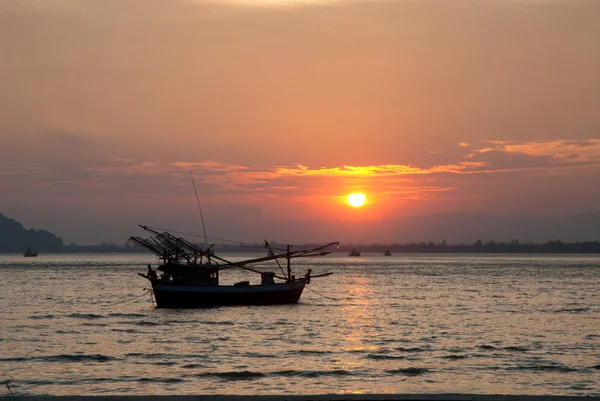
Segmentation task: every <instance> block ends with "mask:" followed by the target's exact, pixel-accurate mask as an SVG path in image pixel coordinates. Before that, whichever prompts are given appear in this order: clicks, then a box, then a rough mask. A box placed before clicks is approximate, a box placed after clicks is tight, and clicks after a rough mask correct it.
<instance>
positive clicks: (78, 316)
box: [67, 313, 105, 319]
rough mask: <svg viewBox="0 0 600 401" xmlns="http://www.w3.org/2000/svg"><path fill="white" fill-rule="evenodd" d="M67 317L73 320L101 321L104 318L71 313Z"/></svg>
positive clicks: (93, 314)
mask: <svg viewBox="0 0 600 401" xmlns="http://www.w3.org/2000/svg"><path fill="white" fill-rule="evenodd" d="M67 317H70V318H73V319H103V318H104V317H105V316H102V315H96V314H95V313H71V314H70V315H67Z"/></svg>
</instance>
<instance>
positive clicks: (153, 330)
mask: <svg viewBox="0 0 600 401" xmlns="http://www.w3.org/2000/svg"><path fill="white" fill-rule="evenodd" d="M220 256H222V257H225V258H229V259H231V260H241V259H244V258H246V257H252V256H256V254H253V255H242V254H223V255H220ZM149 263H150V264H152V265H153V266H156V263H157V260H156V259H155V258H154V256H152V255H149V254H72V255H65V254H61V255H44V254H40V255H39V256H38V257H35V258H24V257H23V256H21V255H0V324H1V326H0V385H1V388H0V395H11V394H12V395H13V396H18V395H34V396H42V395H57V396H58V395H192V394H193V395H198V394H205V395H216V394H219V395H227V394H238V395H295V394H304V395H311V394H315V395H316V394H387V393H390V394H391V393H393V394H398V393H401V394H440V393H465V394H507V395H513V394H514V395H517V394H518V395H571V396H600V256H599V255H594V256H589V255H588V256H584V255H552V256H548V255H437V254H435V255H433V254H428V255H414V254H401V255H400V254H395V255H393V256H388V257H386V256H383V255H380V254H364V253H363V255H362V256H360V257H347V256H345V254H341V253H334V254H331V255H328V256H325V257H320V258H317V259H311V258H304V259H300V260H298V261H297V263H294V265H293V267H294V272H295V273H296V274H305V272H306V270H307V269H309V268H310V269H312V270H313V274H320V273H333V274H332V275H330V276H327V277H322V278H314V279H313V280H312V281H311V283H310V284H309V285H308V286H307V287H306V289H305V291H304V293H303V295H302V298H301V300H300V303H299V304H297V305H285V306H238V307H219V308H211V309H192V310H169V309H157V308H155V306H154V304H153V300H152V298H151V293H150V291H149V288H148V287H149V286H148V281H147V280H145V279H144V278H142V277H140V276H139V275H138V273H145V272H146V270H147V264H149ZM258 267H259V269H261V270H264V271H269V270H270V271H275V272H278V271H279V267H278V266H277V265H276V264H269V265H267V264H264V265H259V266H258ZM248 279H249V280H250V281H251V282H252V281H255V282H258V281H259V280H260V277H259V276H258V275H255V274H253V273H249V272H246V271H239V270H238V271H233V270H232V271H229V272H223V273H222V274H221V281H222V283H224V284H227V283H230V284H231V283H234V282H236V281H241V280H248Z"/></svg>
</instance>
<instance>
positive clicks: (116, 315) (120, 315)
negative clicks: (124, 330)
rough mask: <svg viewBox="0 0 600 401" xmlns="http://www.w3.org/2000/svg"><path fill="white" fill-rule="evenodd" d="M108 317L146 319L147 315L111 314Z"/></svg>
mask: <svg viewBox="0 0 600 401" xmlns="http://www.w3.org/2000/svg"><path fill="white" fill-rule="evenodd" d="M108 316H113V317H133V318H135V317H146V315H141V314H139V313H109V314H108Z"/></svg>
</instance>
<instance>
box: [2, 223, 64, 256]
mask: <svg viewBox="0 0 600 401" xmlns="http://www.w3.org/2000/svg"><path fill="white" fill-rule="evenodd" d="M27 248H31V249H33V250H34V251H37V252H60V251H61V250H62V248H63V240H62V239H61V238H59V237H57V236H56V235H54V234H52V233H51V232H48V231H45V230H33V229H30V230H28V229H26V228H25V227H23V225H22V224H21V223H19V222H18V221H16V220H13V219H9V218H8V217H6V216H4V215H3V214H0V253H21V252H23V251H25V249H27Z"/></svg>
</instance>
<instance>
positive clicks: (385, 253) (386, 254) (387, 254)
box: [383, 249, 392, 256]
mask: <svg viewBox="0 0 600 401" xmlns="http://www.w3.org/2000/svg"><path fill="white" fill-rule="evenodd" d="M383 255H384V256H392V253H391V252H390V250H389V249H386V250H385V252H384V253H383Z"/></svg>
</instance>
